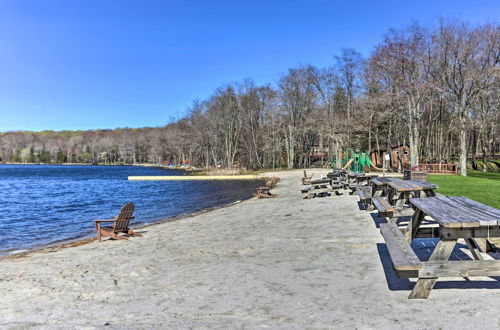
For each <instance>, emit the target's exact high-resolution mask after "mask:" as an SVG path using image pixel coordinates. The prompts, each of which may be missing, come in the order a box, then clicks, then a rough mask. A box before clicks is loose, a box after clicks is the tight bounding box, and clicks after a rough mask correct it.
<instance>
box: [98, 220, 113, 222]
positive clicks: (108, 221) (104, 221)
mask: <svg viewBox="0 0 500 330" xmlns="http://www.w3.org/2000/svg"><path fill="white" fill-rule="evenodd" d="M94 222H115V220H94Z"/></svg>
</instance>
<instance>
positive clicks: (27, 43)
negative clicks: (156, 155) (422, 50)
mask: <svg viewBox="0 0 500 330" xmlns="http://www.w3.org/2000/svg"><path fill="white" fill-rule="evenodd" d="M499 16H500V1H498V0H497V1H489V0H488V1H486V0H485V1H482V0H455V1H437V0H434V1H401V0H398V1H382V0H378V1H374V0H369V1H333V0H332V1H314V0H310V1H294V0H288V1H272V0H267V1H260V0H253V1H244V0H241V1H238V0H233V1H215V0H213V1H206V0H205V1H168V0H163V1H153V0H142V1H140V0H137V1H127V0H114V1H110V0H59V1H55V0H0V131H10V130H37V131H39V130H44V129H53V130H63V129H73V130H74V129H96V128H115V127H143V126H159V125H163V124H165V123H167V122H168V121H170V120H172V118H178V117H180V116H182V115H183V113H185V111H186V109H187V108H188V107H189V106H190V105H191V103H192V100H193V99H196V98H198V99H205V98H207V97H209V96H210V94H211V93H212V91H213V90H214V89H215V88H217V87H219V86H220V85H222V84H225V83H228V82H233V81H242V80H243V79H245V78H252V79H253V80H254V81H255V82H256V83H257V84H264V83H268V82H269V83H274V82H275V81H276V80H277V79H278V77H279V74H280V73H282V72H285V71H286V70H287V69H288V68H290V67H295V66H297V65H301V64H312V65H316V66H319V67H324V66H328V65H331V64H332V63H333V62H334V60H333V57H334V55H336V54H339V52H340V50H341V49H342V48H354V49H356V50H358V51H359V52H361V53H362V54H363V55H365V56H367V55H369V53H370V51H371V50H372V49H373V47H374V46H375V45H376V44H377V43H378V42H380V40H381V39H382V38H383V36H384V34H385V33H386V31H387V30H388V29H389V28H391V27H396V28H400V27H404V26H406V25H408V24H409V23H411V22H412V21H415V20H416V21H418V22H420V23H421V24H424V25H427V26H431V25H436V24H437V22H438V19H439V17H445V18H452V19H459V20H464V21H467V22H469V23H471V24H481V23H491V22H494V23H498V18H499Z"/></svg>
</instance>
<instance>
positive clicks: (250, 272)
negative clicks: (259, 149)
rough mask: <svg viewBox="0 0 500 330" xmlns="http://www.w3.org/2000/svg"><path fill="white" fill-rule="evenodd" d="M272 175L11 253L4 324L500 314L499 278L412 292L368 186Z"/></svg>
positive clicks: (348, 322) (289, 323)
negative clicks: (259, 188)
mask: <svg viewBox="0 0 500 330" xmlns="http://www.w3.org/2000/svg"><path fill="white" fill-rule="evenodd" d="M273 175H275V176H279V177H280V178H281V181H280V183H279V184H278V186H277V187H276V189H274V190H273V193H276V194H277V195H278V197H277V198H273V199H260V200H258V199H255V198H254V199H251V200H247V201H244V202H242V203H239V204H235V205H233V206H229V207H225V208H221V209H217V210H214V211H211V212H207V213H203V214H199V215H195V216H192V217H187V218H183V219H180V220H177V221H173V222H168V223H163V224H158V225H153V226H149V227H145V228H143V229H142V230H140V231H141V232H142V234H143V235H144V236H143V237H136V238H131V239H129V240H126V241H111V240H106V241H103V242H91V243H89V244H84V245H80V246H75V247H70V248H64V249H50V250H45V251H39V252H35V253H31V254H29V255H28V256H25V257H22V258H17V259H12V258H10V259H3V260H0V328H2V329H4V328H7V329H18V328H19V329H24V328H32V327H33V328H41V329H68V328H86V329H93V328H109V329H115V328H116V329H150V328H174V329H177V328H178V329H185V328H215V329H230V328H231V329H232V328H249V329H255V328H271V329H304V328H314V329H320V328H326V329H339V328H359V329H381V328H383V329H389V328H395V329H396V328H415V329H424V328H444V329H460V328H486V327H489V328H498V327H499V326H500V313H499V312H498V306H499V305H500V290H499V289H500V285H499V284H498V282H497V281H495V280H493V279H491V278H485V279H479V280H472V281H465V280H463V279H457V281H451V282H450V281H447V282H442V281H440V282H438V284H437V285H436V289H435V290H433V291H432V293H431V295H430V298H429V299H428V300H408V299H407V297H408V294H409V292H410V290H411V288H412V286H413V280H412V281H409V280H406V279H402V280H400V279H397V278H396V277H395V276H394V273H393V272H392V270H391V266H390V259H389V257H388V255H387V251H386V250H385V246H384V245H383V244H382V243H383V239H382V237H381V235H380V232H379V230H378V229H377V223H379V221H380V219H377V218H374V217H372V216H371V215H370V213H369V212H366V211H361V210H359V208H358V203H357V201H358V198H357V196H350V195H348V194H347V193H346V194H344V195H343V196H331V197H324V198H314V199H310V200H304V199H302V196H301V194H300V192H299V189H300V183H299V179H300V177H301V176H302V171H291V172H279V173H274V174H273ZM317 176H318V177H319V175H317ZM315 177H316V175H315ZM425 244H426V243H422V246H423V247H422V251H423V252H425V251H427V250H429V251H430V249H429V246H425ZM49 251H53V252H49Z"/></svg>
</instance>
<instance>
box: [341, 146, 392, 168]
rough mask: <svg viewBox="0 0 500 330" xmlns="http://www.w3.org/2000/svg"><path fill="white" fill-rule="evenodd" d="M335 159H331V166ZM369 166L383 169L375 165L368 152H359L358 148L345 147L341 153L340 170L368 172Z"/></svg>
mask: <svg viewBox="0 0 500 330" xmlns="http://www.w3.org/2000/svg"><path fill="white" fill-rule="evenodd" d="M336 162H337V160H336V159H335V158H333V159H332V164H331V166H332V168H334V167H335V164H336ZM370 168H373V169H375V170H377V171H382V170H383V169H381V168H378V167H376V166H375V165H374V164H373V163H372V161H371V159H370V153H369V152H361V151H359V150H353V149H347V151H346V152H344V153H343V155H342V170H349V171H350V172H353V173H362V172H369V171H370Z"/></svg>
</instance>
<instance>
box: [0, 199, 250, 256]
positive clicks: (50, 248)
mask: <svg viewBox="0 0 500 330" xmlns="http://www.w3.org/2000/svg"><path fill="white" fill-rule="evenodd" d="M254 198H256V195H255V194H253V195H251V196H249V197H248V198H245V199H242V200H239V201H235V202H230V203H225V204H222V205H220V206H213V207H209V208H206V209H202V210H199V211H195V212H191V213H183V214H180V215H176V216H173V217H170V218H162V219H158V220H153V221H151V222H148V223H147V224H141V225H138V226H134V225H131V226H130V228H132V229H144V228H149V227H153V226H156V225H161V224H165V223H169V222H175V221H179V220H183V219H186V218H191V217H195V216H198V215H201V214H205V213H209V212H213V211H216V210H219V209H224V208H229V207H231V206H235V205H237V204H240V203H243V202H246V201H248V200H251V199H254ZM95 241H97V237H95V234H94V236H84V237H78V238H68V239H63V240H59V241H56V242H54V243H49V244H45V245H43V246H38V247H35V248H30V249H25V250H19V251H20V252H18V253H7V254H1V253H0V262H2V261H3V260H8V259H18V258H25V257H29V256H30V255H32V254H34V253H39V252H40V253H44V252H46V253H49V252H54V251H59V250H61V249H66V248H71V247H75V246H80V245H84V244H89V243H92V242H95ZM12 252H15V251H12Z"/></svg>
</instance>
